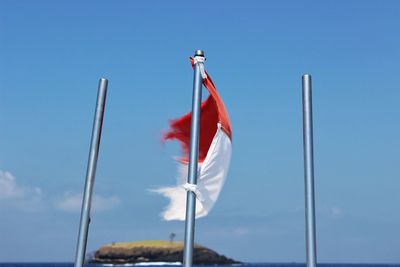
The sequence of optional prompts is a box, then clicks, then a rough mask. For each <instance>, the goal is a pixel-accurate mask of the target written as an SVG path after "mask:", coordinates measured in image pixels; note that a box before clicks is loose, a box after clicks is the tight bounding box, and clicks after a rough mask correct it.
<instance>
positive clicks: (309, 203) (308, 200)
mask: <svg viewBox="0 0 400 267" xmlns="http://www.w3.org/2000/svg"><path fill="white" fill-rule="evenodd" d="M302 80H303V83H302V84H303V144H304V183H305V205H306V209H305V213H306V214H305V215H306V248H307V251H306V253H307V267H316V264H317V263H316V262H317V248H316V235H315V200H314V152H313V119H312V93H311V75H308V74H305V75H303V79H302Z"/></svg>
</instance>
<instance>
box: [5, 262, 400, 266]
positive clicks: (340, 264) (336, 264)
mask: <svg viewBox="0 0 400 267" xmlns="http://www.w3.org/2000/svg"><path fill="white" fill-rule="evenodd" d="M317 265H318V267H400V263H399V264H375V263H374V264H372V263H319V264H317ZM73 266H74V263H48V262H46V263H38V262H35V263H25V262H24V263H0V267H73ZM105 266H115V267H122V266H125V267H126V266H145V267H160V266H165V267H169V266H170V267H177V266H181V264H180V263H172V264H171V263H169V264H167V263H158V262H157V263H145V264H123V265H113V264H85V267H105ZM214 266H217V265H214ZM226 266H227V265H221V266H220V267H226ZM232 266H242V267H306V264H304V263H243V264H235V265H232ZM194 267H210V265H194Z"/></svg>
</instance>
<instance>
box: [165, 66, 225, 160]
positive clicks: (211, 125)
mask: <svg viewBox="0 0 400 267" xmlns="http://www.w3.org/2000/svg"><path fill="white" fill-rule="evenodd" d="M190 62H191V64H192V66H193V67H194V64H193V58H190ZM203 85H204V86H205V87H206V88H207V90H208V92H209V93H210V95H209V96H208V97H207V99H206V100H205V101H204V102H202V103H201V108H200V140H199V141H200V143H199V162H203V161H204V159H205V158H206V156H207V152H208V149H209V148H210V145H211V142H212V140H213V138H214V136H215V133H216V132H217V127H218V126H217V125H218V123H220V124H221V127H222V129H223V130H224V132H225V133H226V134H227V135H228V136H229V138H230V139H231V140H232V131H231V124H230V120H229V116H228V112H227V111H226V108H225V105H224V103H223V102H222V99H221V97H220V96H219V94H218V92H217V89H216V88H215V85H214V83H213V82H212V80H211V77H210V75H208V73H207V78H206V79H203ZM191 118H192V113H191V112H189V113H188V114H186V115H185V116H183V117H181V118H178V119H175V120H172V121H171V122H170V129H169V130H168V132H166V133H165V135H164V140H170V139H171V140H173V139H176V140H178V141H179V142H180V143H181V146H182V150H183V157H182V159H181V161H182V162H188V161H189V143H190V122H191Z"/></svg>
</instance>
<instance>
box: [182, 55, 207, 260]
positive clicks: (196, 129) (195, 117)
mask: <svg viewBox="0 0 400 267" xmlns="http://www.w3.org/2000/svg"><path fill="white" fill-rule="evenodd" d="M195 57H204V52H203V51H202V50H197V51H196V53H195ZM200 64H203V63H199V62H198V63H196V65H195V68H194V80H193V98H192V121H191V128H190V154H189V171H188V183H189V184H197V161H198V152H199V133H200V105H201V87H202V83H203V80H202V77H201V72H200ZM186 199H187V201H186V221H185V245H184V251H183V266H184V267H191V266H192V263H193V245H194V228H195V216H196V195H195V193H194V192H191V191H187V196H186Z"/></svg>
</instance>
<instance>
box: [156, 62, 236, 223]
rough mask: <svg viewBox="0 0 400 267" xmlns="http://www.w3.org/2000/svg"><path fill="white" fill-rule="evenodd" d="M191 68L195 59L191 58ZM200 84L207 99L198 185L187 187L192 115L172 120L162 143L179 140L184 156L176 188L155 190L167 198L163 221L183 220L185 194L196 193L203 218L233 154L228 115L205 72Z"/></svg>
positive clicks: (202, 119)
mask: <svg viewBox="0 0 400 267" xmlns="http://www.w3.org/2000/svg"><path fill="white" fill-rule="evenodd" d="M190 62H191V64H192V66H193V67H194V59H193V58H190ZM204 74H205V75H204ZM203 85H204V86H205V87H206V88H207V90H208V92H209V94H210V95H209V96H208V97H207V99H206V100H205V101H203V102H202V104H201V112H200V136H199V158H198V177H197V185H196V186H193V185H191V184H187V177H188V162H189V142H190V123H191V118H192V113H191V112H190V113H188V114H186V115H185V116H183V117H181V118H179V119H175V120H172V121H171V122H170V129H169V130H168V132H167V133H166V134H165V135H164V140H178V141H179V142H180V143H181V146H182V151H183V156H182V157H181V158H180V159H179V174H178V179H177V186H174V187H163V188H159V189H157V190H155V191H156V192H158V193H161V194H163V195H164V196H166V197H168V198H169V199H170V203H169V205H168V206H167V207H166V209H165V210H164V212H163V213H162V217H163V219H165V220H185V212H186V191H187V190H190V191H193V192H194V193H195V194H196V198H197V201H196V218H200V217H203V216H206V215H207V214H208V213H209V212H210V210H211V209H212V207H213V206H214V204H215V202H216V201H217V199H218V196H219V194H220V192H221V189H222V186H223V185H224V182H225V178H226V175H227V172H228V168H229V162H230V159H231V152H232V130H231V124H230V121H229V116H228V112H227V111H226V108H225V105H224V103H223V102H222V99H221V97H220V96H219V94H218V92H217V89H216V88H215V85H214V83H213V82H212V80H211V78H210V76H209V75H208V73H206V72H205V73H203Z"/></svg>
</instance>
